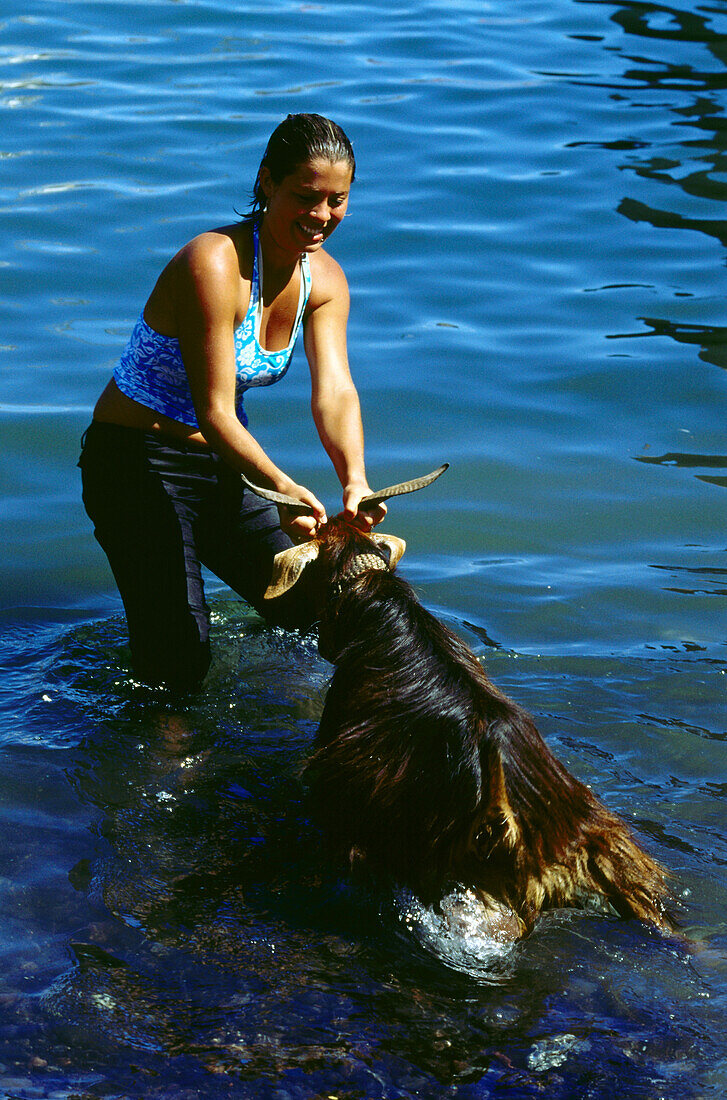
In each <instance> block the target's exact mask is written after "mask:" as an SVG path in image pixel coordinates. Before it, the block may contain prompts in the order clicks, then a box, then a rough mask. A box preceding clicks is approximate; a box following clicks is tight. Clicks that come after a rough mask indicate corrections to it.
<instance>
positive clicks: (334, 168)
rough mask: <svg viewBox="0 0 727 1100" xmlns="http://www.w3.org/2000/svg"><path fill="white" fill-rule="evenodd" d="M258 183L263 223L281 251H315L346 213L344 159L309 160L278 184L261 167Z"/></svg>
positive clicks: (348, 174) (347, 182)
mask: <svg viewBox="0 0 727 1100" xmlns="http://www.w3.org/2000/svg"><path fill="white" fill-rule="evenodd" d="M260 183H261V185H262V188H263V192H264V194H265V197H266V199H267V205H266V208H265V215H264V218H263V224H264V225H265V227H266V229H267V230H268V231H269V233H270V235H271V236H272V238H273V240H274V241H275V243H276V244H277V245H278V247H280V248H282V249H283V250H285V251H291V252H295V253H296V254H297V255H300V254H301V253H302V252H317V251H318V249H319V248H321V246H322V245H323V244H324V242H325V241H326V240H327V239H328V238H329V237H330V235H331V233H332V232H333V230H334V229H335V228H336V226H337V225H338V223H339V222H340V221H341V219H342V218H343V216H344V214H345V213H346V207H347V206H348V193H349V190H350V188H351V168H350V167H349V165H348V163H347V162H346V161H345V160H338V161H334V163H333V164H332V163H331V162H330V161H328V160H324V159H318V158H316V159H315V160H310V161H308V162H307V163H305V164H302V165H300V167H298V168H296V170H295V171H294V172H292V173H291V174H290V175H289V176H285V177H284V178H283V179H282V180H281V181H280V183H275V182H274V181H273V179H272V177H271V175H270V172H269V171H268V170H267V168H266V167H265V165H263V166H262V167H261V169H260Z"/></svg>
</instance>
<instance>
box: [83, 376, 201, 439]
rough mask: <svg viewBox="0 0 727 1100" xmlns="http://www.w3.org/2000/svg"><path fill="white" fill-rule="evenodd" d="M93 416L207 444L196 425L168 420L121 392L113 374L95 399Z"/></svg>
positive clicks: (166, 417)
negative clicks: (191, 425) (193, 426)
mask: <svg viewBox="0 0 727 1100" xmlns="http://www.w3.org/2000/svg"><path fill="white" fill-rule="evenodd" d="M93 419H94V420H100V421H103V422H104V423H107V424H120V425H121V426H122V427H124V428H139V429H141V431H144V432H160V433H161V434H162V435H171V436H174V438H175V439H181V440H182V441H183V442H185V443H196V444H198V445H199V446H201V447H208V446H209V445H208V443H207V440H206V439H205V437H204V436H203V435H202V433H201V431H200V430H199V428H191V427H190V426H189V425H188V424H181V423H180V422H179V421H178V420H171V419H170V417H168V416H162V415H161V413H158V412H155V411H154V410H153V409H150V408H148V407H147V406H146V405H141V404H140V403H139V402H138V401H133V400H132V399H131V398H130V397H127V396H126V394H125V393H122V392H121V390H120V389H119V387H118V386H117V385H116V383H115V382H114V380H113V378H112V379H111V380H110V382H109V384H108V385H107V386H106V389H105V390H104V391H103V393H102V394H101V396H100V397H99V399H98V401H97V402H96V407H95V409H94V410H93Z"/></svg>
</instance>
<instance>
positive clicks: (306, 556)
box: [264, 539, 320, 600]
mask: <svg viewBox="0 0 727 1100" xmlns="http://www.w3.org/2000/svg"><path fill="white" fill-rule="evenodd" d="M319 549H320V547H319V545H318V543H317V542H316V540H315V539H311V540H310V541H309V542H301V543H298V544H297V545H296V546H290V547H289V548H288V549H287V550H280V551H279V552H278V553H277V554H276V555H275V557H274V558H273V573H272V576H271V578H270V584H269V585H268V587H267V588H266V589H265V596H264V598H265V599H266V600H273V599H275V597H276V596H282V595H283V593H284V592H287V591H288V589H289V588H292V587H293V585H294V584H295V582H296V581H297V580H298V577H299V576H300V575H301V573H302V572H303V570H304V569H305V567H306V565H307V564H308V562H311V561H315V559H316V558H317V557H318V551H319Z"/></svg>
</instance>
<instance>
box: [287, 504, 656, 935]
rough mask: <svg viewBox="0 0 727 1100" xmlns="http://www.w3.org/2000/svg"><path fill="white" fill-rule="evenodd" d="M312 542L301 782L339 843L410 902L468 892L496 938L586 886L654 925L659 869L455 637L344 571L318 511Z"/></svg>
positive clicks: (416, 607) (351, 550)
mask: <svg viewBox="0 0 727 1100" xmlns="http://www.w3.org/2000/svg"><path fill="white" fill-rule="evenodd" d="M319 541H320V553H319V557H318V560H317V561H316V562H315V563H313V564H312V565H311V566H309V567H308V569H310V570H313V571H314V572H315V587H316V588H317V591H318V599H319V601H320V606H321V608H322V611H321V621H320V628H319V629H320V634H319V637H320V649H321V652H322V654H323V656H325V657H326V658H327V659H328V660H330V661H331V662H332V663H333V664H334V665H335V672H334V675H333V679H332V681H331V684H330V688H329V690H328V694H327V698H326V701H325V707H324V710H323V715H322V717H321V722H320V727H319V730H318V734H317V738H316V746H315V752H314V754H313V755H312V757H311V759H310V760H309V761H308V763H307V765H306V767H305V770H304V778H305V780H306V781H307V783H308V785H309V787H310V790H311V793H312V795H313V804H314V806H315V814H316V816H317V818H318V819H319V821H320V823H321V825H322V826H323V828H324V831H325V833H326V834H327V835H328V837H329V838H331V840H332V842H333V843H334V844H335V846H336V847H337V848H338V849H339V850H340V851H341V853H342V854H344V855H345V856H346V857H347V858H349V859H350V860H352V861H355V860H363V861H365V864H366V865H367V866H368V867H369V868H370V869H371V870H372V871H373V872H374V873H376V874H378V875H381V874H383V875H385V876H389V877H391V878H393V879H394V880H396V881H397V882H398V883H400V884H402V885H406V886H408V887H410V888H411V889H413V890H414V891H415V892H417V893H418V894H419V895H420V896H422V897H423V898H425V899H429V900H436V899H437V898H438V897H441V896H442V893H443V891H444V889H445V888H446V887H447V886H448V885H451V884H452V883H461V884H463V885H465V886H467V887H471V888H474V889H475V890H477V891H478V892H479V894H480V896H481V897H482V899H483V900H484V901H485V902H486V904H487V905H488V906H489V908H490V911H491V914H492V915H493V922H494V923H495V924H498V925H499V926H500V927H501V929H503V930H504V934H505V936H507V937H509V938H512V937H516V936H518V935H522V934H525V933H526V932H528V931H529V930H530V929H531V928H532V926H533V924H534V922H535V920H536V918H537V917H538V915H539V914H540V913H541V911H543V910H545V909H552V908H560V907H566V906H577V907H582V906H583V905H584V904H587V902H588V900H589V899H591V898H600V899H603V900H605V901H606V902H607V903H608V904H609V906H610V907H612V909H613V910H615V912H616V913H618V914H619V915H620V916H622V917H638V918H639V919H640V920H642V921H645V922H647V923H649V924H652V925H655V926H657V927H660V928H669V927H670V926H671V923H670V919H669V917H668V916H667V914H666V911H665V908H664V900H665V897H666V888H665V879H664V872H663V870H662V869H661V867H660V866H659V865H658V864H657V863H656V862H655V861H654V860H653V859H652V858H651V857H650V856H649V855H647V854H646V852H644V851H643V850H642V848H641V847H640V846H639V844H638V843H637V842H636V840H635V839H634V837H633V836H632V835H631V833H630V831H629V829H628V828H627V827H626V825H625V824H624V823H623V822H622V821H621V820H620V819H619V818H618V817H617V816H616V815H615V814H613V813H611V812H610V811H609V810H608V809H606V807H605V806H604V805H602V803H601V802H599V800H598V799H597V798H595V796H594V795H593V794H592V793H591V792H590V790H589V789H588V788H587V787H586V786H585V785H584V784H583V783H581V782H579V781H578V780H577V779H576V778H575V777H574V776H572V775H571V774H570V772H569V771H568V770H567V769H566V768H565V767H564V766H563V765H562V764H561V763H560V762H559V761H558V760H557V759H556V758H555V756H554V755H553V754H552V752H551V751H550V750H549V748H548V747H547V745H546V744H545V742H544V741H543V739H542V737H541V736H540V734H539V733H538V730H537V729H536V727H535V724H534V722H533V719H532V718H531V717H530V715H529V714H527V713H526V712H525V711H524V710H523V709H522V708H521V707H519V706H518V705H517V704H516V703H514V702H512V700H510V699H508V698H507V697H506V696H505V695H504V694H503V693H502V692H501V691H499V690H498V688H496V687H495V686H494V685H493V684H492V683H490V681H489V680H488V679H487V677H486V676H485V673H484V671H483V669H482V666H481V664H480V662H479V661H478V659H477V658H476V657H475V655H474V654H473V653H472V652H471V650H470V649H469V648H468V647H467V646H466V645H465V643H464V642H463V641H462V640H461V639H460V638H459V637H458V636H457V635H456V634H454V633H453V632H452V631H451V630H449V629H448V628H447V627H446V626H444V625H443V624H442V623H441V622H439V621H438V620H437V619H436V618H435V617H434V616H433V615H431V614H430V613H429V612H428V611H427V610H426V609H425V608H424V607H422V605H421V603H420V602H419V600H418V599H417V597H416V596H415V594H414V592H413V590H412V589H411V587H410V586H409V585H408V584H407V583H406V581H404V580H402V579H401V578H400V577H398V576H396V575H395V574H394V573H392V572H390V571H389V570H387V569H380V570H371V569H368V570H366V571H364V572H362V573H360V574H359V575H350V574H351V566H352V562H353V560H354V558H355V557H356V555H357V554H360V553H361V552H367V553H372V543H371V541H370V539H368V538H367V537H366V536H365V535H363V534H361V533H360V532H358V531H356V529H355V528H353V527H351V526H350V525H348V524H346V523H345V522H344V521H342V520H341V519H336V520H332V521H330V522H329V523H328V524H327V526H326V528H325V529H324V530H323V532H322V533H321V536H320V540H319ZM373 552H376V553H378V554H379V555H381V554H382V551H381V550H375V551H373ZM306 571H307V570H306ZM354 571H355V570H354ZM311 579H313V578H311Z"/></svg>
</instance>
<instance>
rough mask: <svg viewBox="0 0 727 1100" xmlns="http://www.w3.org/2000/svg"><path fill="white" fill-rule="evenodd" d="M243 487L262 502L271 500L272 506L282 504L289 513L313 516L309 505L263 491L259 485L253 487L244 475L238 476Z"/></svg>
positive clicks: (272, 492)
mask: <svg viewBox="0 0 727 1100" xmlns="http://www.w3.org/2000/svg"><path fill="white" fill-rule="evenodd" d="M240 478H241V479H242V483H243V485H245V486H247V488H248V489H249V490H250V491H251V492H253V493H256V494H257V496H259V497H262V498H263V500H272V502H273V504H284V505H285V507H286V508H290V509H291V511H296V512H300V513H301V514H308V515H312V514H313V509H312V508H311V506H310V504H305V503H304V502H303V501H302V500H298V499H297V498H296V497H289V496H286V494H285V493H276V492H275V490H274V489H263V488H262V486H260V485H254V484H253V482H252V481H249V480H248V479H247V478H246V477H245V475H244V474H240Z"/></svg>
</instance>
